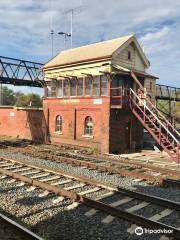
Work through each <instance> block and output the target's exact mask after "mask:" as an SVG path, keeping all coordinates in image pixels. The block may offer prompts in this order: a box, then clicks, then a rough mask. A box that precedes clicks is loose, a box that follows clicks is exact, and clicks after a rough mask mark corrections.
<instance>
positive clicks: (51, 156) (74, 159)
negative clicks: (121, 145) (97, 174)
mask: <svg viewBox="0 0 180 240" xmlns="http://www.w3.org/2000/svg"><path fill="white" fill-rule="evenodd" d="M23 153H24V151H23ZM25 153H28V154H31V156H35V157H37V155H36V154H35V155H34V154H33V153H31V152H29V151H25ZM44 154H45V156H46V159H48V160H51V161H56V162H62V163H66V164H71V165H75V166H83V167H87V168H89V169H92V170H97V171H102V172H108V173H110V174H118V175H120V176H130V177H135V178H140V179H142V180H147V181H148V182H150V183H157V184H161V183H162V181H163V179H166V178H167V176H166V175H165V174H168V176H170V177H175V176H176V177H177V178H178V177H179V175H180V171H176V170H169V169H168V170H166V169H164V168H160V167H156V166H152V165H147V164H146V165H144V164H139V163H129V162H128V161H126V162H125V163H127V164H129V165H130V166H129V167H130V168H132V167H133V168H135V169H134V170H128V169H124V168H125V167H126V166H127V165H126V166H125V163H123V164H122V163H121V162H120V163H119V162H117V161H116V160H109V159H106V160H105V161H107V165H104V164H103V165H102V164H101V163H95V162H93V161H97V160H99V161H102V159H94V158H92V157H89V156H88V157H86V156H84V155H82V156H81V155H79V156H78V155H74V154H70V156H68V157H67V153H66V152H61V153H58V155H55V153H54V152H50V153H46V152H45V153H44ZM40 156H41V157H42V158H43V152H42V153H41V155H40ZM38 157H39V153H38ZM78 158H80V159H78ZM82 158H87V160H88V161H87V160H82ZM123 161H124V160H123ZM108 164H110V165H108ZM112 165H113V166H112ZM133 165H134V166H133ZM143 169H144V172H145V173H142V172H141V171H142V170H143ZM148 169H151V170H154V171H158V172H160V173H161V176H153V175H148V174H146V171H147V170H148ZM138 170H140V172H139V171H138Z"/></svg>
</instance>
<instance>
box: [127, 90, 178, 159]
mask: <svg viewBox="0 0 180 240" xmlns="http://www.w3.org/2000/svg"><path fill="white" fill-rule="evenodd" d="M142 94H143V92H142ZM130 108H131V110H132V112H133V114H134V115H135V116H136V117H137V118H138V120H139V121H140V122H141V124H142V125H143V126H144V127H145V128H146V129H147V131H148V132H149V133H150V134H151V135H152V137H153V138H154V139H155V140H156V142H157V143H158V144H159V145H160V146H161V147H162V148H163V150H164V151H165V152H167V154H168V155H169V156H170V157H171V158H172V159H173V161H176V162H179V157H180V143H179V139H180V133H179V132H178V131H177V130H176V129H175V128H174V127H173V125H172V124H171V123H170V122H169V121H167V119H166V118H165V117H164V116H163V115H162V114H161V113H160V112H159V111H158V110H157V108H156V107H155V106H154V104H153V103H152V102H151V101H150V100H149V99H148V98H147V97H145V98H140V97H139V96H138V95H137V94H136V93H135V92H134V91H133V90H132V89H130Z"/></svg>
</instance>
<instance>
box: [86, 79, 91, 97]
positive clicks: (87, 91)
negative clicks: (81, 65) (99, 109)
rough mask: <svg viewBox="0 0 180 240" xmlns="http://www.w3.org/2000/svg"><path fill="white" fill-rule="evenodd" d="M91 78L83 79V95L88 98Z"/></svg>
mask: <svg viewBox="0 0 180 240" xmlns="http://www.w3.org/2000/svg"><path fill="white" fill-rule="evenodd" d="M91 82H92V80H91V78H90V77H86V78H85V95H87V96H90V95H91Z"/></svg>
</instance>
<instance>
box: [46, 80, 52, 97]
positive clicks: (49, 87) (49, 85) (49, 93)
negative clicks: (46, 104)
mask: <svg viewBox="0 0 180 240" xmlns="http://www.w3.org/2000/svg"><path fill="white" fill-rule="evenodd" d="M46 91H47V93H46V94H47V97H51V82H50V81H48V82H46Z"/></svg>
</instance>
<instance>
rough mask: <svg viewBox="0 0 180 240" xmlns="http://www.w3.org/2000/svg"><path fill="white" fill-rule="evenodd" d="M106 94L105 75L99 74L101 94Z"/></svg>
mask: <svg viewBox="0 0 180 240" xmlns="http://www.w3.org/2000/svg"><path fill="white" fill-rule="evenodd" d="M106 95H107V76H105V75H102V76H101V96H106Z"/></svg>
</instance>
